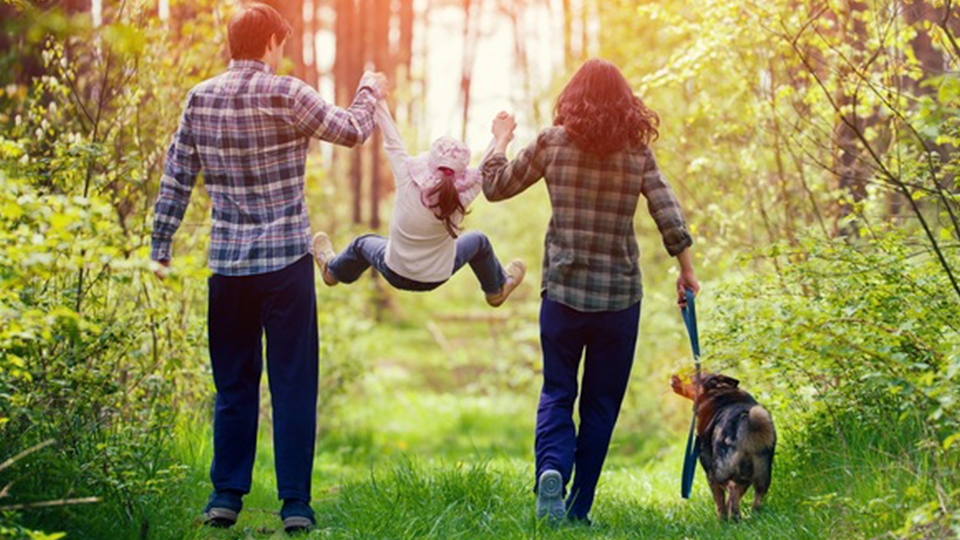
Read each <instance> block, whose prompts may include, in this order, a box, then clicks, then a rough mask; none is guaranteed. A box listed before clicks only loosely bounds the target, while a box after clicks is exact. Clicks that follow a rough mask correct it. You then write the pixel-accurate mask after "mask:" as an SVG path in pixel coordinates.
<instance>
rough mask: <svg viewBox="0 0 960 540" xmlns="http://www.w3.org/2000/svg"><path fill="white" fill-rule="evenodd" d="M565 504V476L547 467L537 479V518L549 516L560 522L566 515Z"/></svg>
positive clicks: (552, 520)
mask: <svg viewBox="0 0 960 540" xmlns="http://www.w3.org/2000/svg"><path fill="white" fill-rule="evenodd" d="M566 513H567V512H566V509H565V508H564V506H563V477H561V476H560V473H559V472H557V471H555V470H553V469H547V470H545V471H543V472H542V473H540V479H539V480H538V481H537V519H543V518H548V519H549V520H550V521H551V522H555V523H559V522H560V521H562V520H563V518H564V516H565V515H566Z"/></svg>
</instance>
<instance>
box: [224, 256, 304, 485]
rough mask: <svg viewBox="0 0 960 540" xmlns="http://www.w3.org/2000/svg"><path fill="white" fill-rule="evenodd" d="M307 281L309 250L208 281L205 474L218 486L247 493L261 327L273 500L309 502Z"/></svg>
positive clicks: (253, 448) (260, 363) (257, 401)
mask: <svg viewBox="0 0 960 540" xmlns="http://www.w3.org/2000/svg"><path fill="white" fill-rule="evenodd" d="M314 287H315V286H314V280H313V260H312V257H310V256H309V255H307V256H305V257H303V258H302V259H300V260H298V261H297V262H295V263H293V264H291V265H290V266H288V267H286V268H284V269H282V270H278V271H276V272H269V273H266V274H259V275H254V276H240V277H233V276H221V275H213V276H211V277H210V279H209V294H210V296H209V338H210V361H211V363H212V365H213V381H214V383H215V384H216V387H217V403H216V408H215V410H214V419H213V465H212V466H211V467H210V478H211V480H213V486H214V488H215V489H216V490H218V491H222V490H234V491H239V492H241V493H249V492H250V482H251V476H252V473H253V460H254V455H255V454H256V448H257V420H258V418H259V414H260V376H261V374H262V372H263V341H262V336H263V334H264V333H266V338H267V375H268V379H269V381H270V397H271V400H272V405H273V445H274V454H275V466H276V470H277V491H278V494H279V496H280V498H281V499H299V500H303V501H307V502H309V501H310V478H311V473H312V472H313V451H314V443H315V439H316V427H317V379H318V361H319V336H318V334H317V297H316V289H315V288H314Z"/></svg>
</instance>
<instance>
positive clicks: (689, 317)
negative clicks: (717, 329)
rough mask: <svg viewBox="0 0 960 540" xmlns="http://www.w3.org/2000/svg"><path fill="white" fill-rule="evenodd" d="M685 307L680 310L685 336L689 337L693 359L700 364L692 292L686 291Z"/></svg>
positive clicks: (695, 308)
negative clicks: (685, 329) (685, 330)
mask: <svg viewBox="0 0 960 540" xmlns="http://www.w3.org/2000/svg"><path fill="white" fill-rule="evenodd" d="M686 293H687V305H685V306H683V307H682V308H680V313H681V314H682V315H683V322H684V324H686V325H687V334H688V335H689V336H690V346H691V347H693V358H694V360H695V361H696V362H697V364H699V363H700V335H699V333H698V332H697V306H696V304H695V302H694V299H693V298H694V297H693V291H691V290H690V289H687V290H686Z"/></svg>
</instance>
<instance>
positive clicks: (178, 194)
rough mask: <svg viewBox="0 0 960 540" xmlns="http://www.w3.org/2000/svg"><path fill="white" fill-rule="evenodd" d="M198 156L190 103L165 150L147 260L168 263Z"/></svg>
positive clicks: (198, 168)
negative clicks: (191, 123) (192, 130)
mask: <svg viewBox="0 0 960 540" xmlns="http://www.w3.org/2000/svg"><path fill="white" fill-rule="evenodd" d="M200 168H201V167H200V156H199V154H198V153H197V148H196V145H195V143H194V139H193V133H192V132H191V130H190V99H189V98H188V99H187V107H186V108H185V109H184V111H183V116H182V117H181V118H180V127H179V128H178V129H177V132H176V134H174V136H173V142H171V143H170V148H169V149H168V150H167V159H166V163H165V164H164V169H163V176H162V177H161V179H160V192H159V194H158V195H157V202H156V204H155V205H154V211H153V233H152V234H151V238H150V244H151V245H150V258H151V259H152V260H154V261H169V260H170V258H171V246H172V244H173V235H174V233H176V232H177V229H178V228H179V227H180V222H181V221H183V214H184V213H185V212H186V210H187V204H189V202H190V194H191V193H192V192H193V186H194V185H195V184H196V182H197V175H198V174H199V173H200Z"/></svg>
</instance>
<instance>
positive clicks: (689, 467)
mask: <svg viewBox="0 0 960 540" xmlns="http://www.w3.org/2000/svg"><path fill="white" fill-rule="evenodd" d="M686 295H687V305H685V306H683V307H682V308H680V313H681V314H682V315H683V322H684V324H685V325H686V327H687V335H689V336H690V347H691V348H692V349H693V360H694V363H695V365H696V368H697V376H696V379H695V380H694V383H695V384H694V396H693V418H691V419H690V432H689V433H688V435H687V447H686V449H685V452H684V455H683V472H682V474H681V477H680V496H681V497H683V498H684V499H689V498H690V492H691V491H692V490H693V478H694V476H696V473H697V457H698V456H699V454H700V445H699V444H697V443H698V442H699V441H698V439H699V437H697V436H696V431H697V402H698V401H699V399H700V336H699V333H698V332H697V306H696V303H695V301H694V297H693V291H691V290H690V289H687V290H686Z"/></svg>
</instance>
